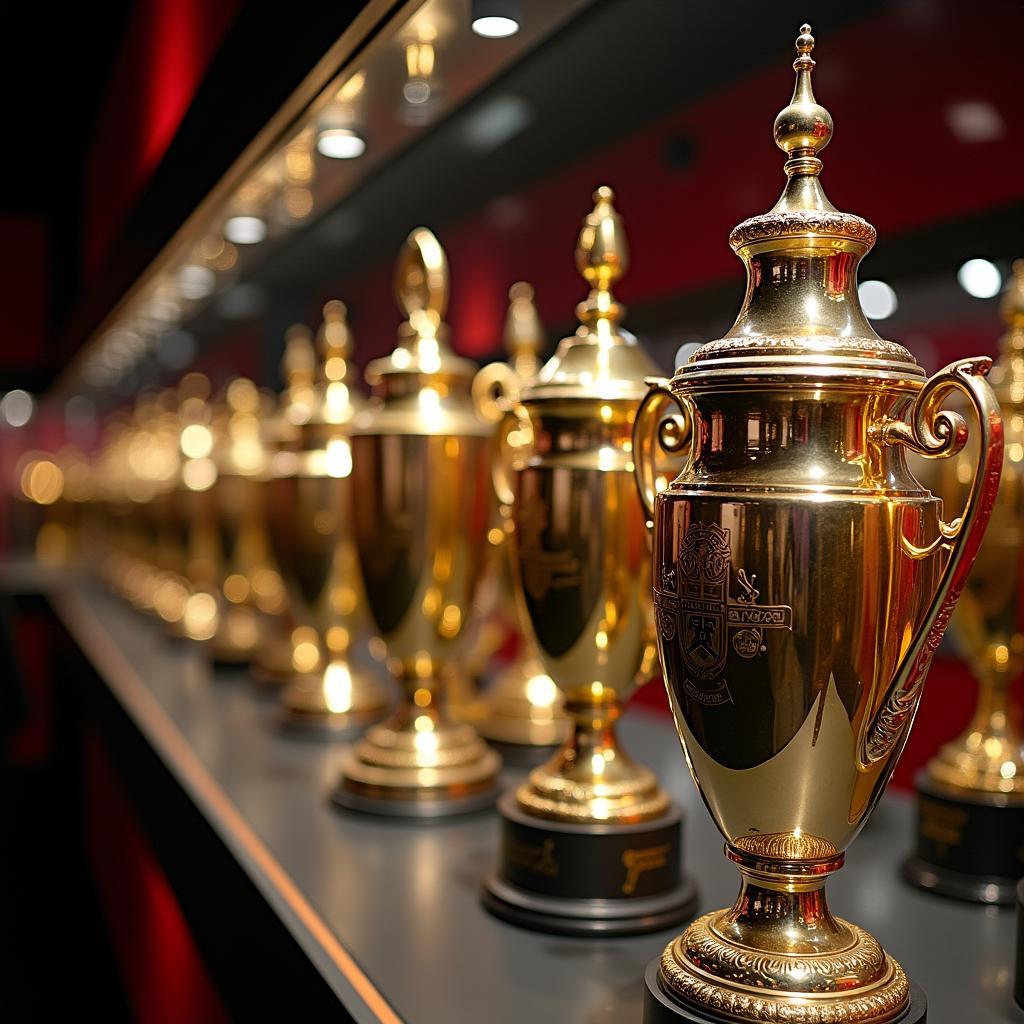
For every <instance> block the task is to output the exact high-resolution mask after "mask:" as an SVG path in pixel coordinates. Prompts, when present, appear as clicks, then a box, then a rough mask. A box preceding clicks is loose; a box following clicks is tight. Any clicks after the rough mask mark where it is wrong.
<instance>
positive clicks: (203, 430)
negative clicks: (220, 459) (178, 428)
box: [181, 423, 213, 459]
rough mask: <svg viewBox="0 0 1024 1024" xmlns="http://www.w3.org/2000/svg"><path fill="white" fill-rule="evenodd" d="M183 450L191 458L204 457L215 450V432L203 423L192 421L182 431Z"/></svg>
mask: <svg viewBox="0 0 1024 1024" xmlns="http://www.w3.org/2000/svg"><path fill="white" fill-rule="evenodd" d="M181 450H182V453H183V454H184V455H187V456H188V458H190V459H204V458H206V456H207V455H209V454H210V452H212V451H213V434H212V433H211V431H210V429H209V427H205V426H203V425H202V424H201V423H190V424H189V425H188V426H187V427H186V428H185V429H184V430H183V431H182V432H181Z"/></svg>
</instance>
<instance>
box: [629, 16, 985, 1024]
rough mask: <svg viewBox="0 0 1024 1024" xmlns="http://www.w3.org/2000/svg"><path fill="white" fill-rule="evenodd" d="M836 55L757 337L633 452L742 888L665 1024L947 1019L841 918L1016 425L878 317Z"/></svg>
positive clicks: (689, 373)
mask: <svg viewBox="0 0 1024 1024" xmlns="http://www.w3.org/2000/svg"><path fill="white" fill-rule="evenodd" d="M813 47H814V39H813V37H812V36H811V34H810V26H808V25H804V26H802V27H801V29H800V35H799V37H798V39H797V41H796V50H797V59H796V61H795V63H794V65H793V67H794V69H795V71H796V88H795V91H794V94H793V99H792V101H791V103H790V105H789V106H788V107H786V108H785V109H784V110H783V111H782V112H781V113H780V114H779V115H778V117H777V118H776V120H775V141H776V143H777V145H778V146H779V147H780V148H781V149H782V150H783V151H784V152H785V153H786V156H787V160H786V164H785V171H786V177H787V182H786V186H785V189H784V191H783V193H782V196H781V198H780V199H779V201H778V203H776V205H775V207H774V208H773V209H772V210H771V211H770V212H769V213H767V214H765V215H763V216H758V217H752V218H751V219H749V220H746V221H744V222H743V223H742V224H740V225H739V226H738V227H736V228H734V229H733V231H732V234H731V235H730V239H729V241H730V245H731V246H732V248H733V249H734V250H735V251H736V253H737V254H738V255H739V256H740V258H741V259H742V260H743V262H744V264H745V266H746V268H747V291H746V296H745V297H744V301H743V306H742V308H741V309H740V312H739V315H738V316H737V318H736V322H735V324H734V325H733V327H732V328H731V330H730V331H729V332H728V333H727V334H726V335H725V337H724V338H722V339H720V340H717V341H711V342H709V343H707V344H705V345H704V346H702V347H701V348H700V349H698V350H697V351H696V352H695V353H694V354H693V355H692V356H691V357H690V359H689V361H688V362H687V363H686V364H685V365H683V366H681V367H680V368H679V369H677V371H676V373H675V376H674V377H673V378H672V381H671V383H669V384H668V385H665V384H664V383H663V382H652V387H653V389H652V391H651V392H650V394H649V395H648V397H647V399H645V402H644V406H643V408H642V409H641V412H640V415H639V416H638V418H637V425H636V431H635V434H634V450H635V455H636V469H637V480H638V486H639V488H640V491H641V494H642V496H643V499H644V502H645V504H646V505H647V507H648V514H649V518H650V520H651V521H652V524H653V543H654V601H655V606H656V610H657V619H658V640H659V651H660V655H661V660H662V665H663V667H664V673H665V681H666V684H667V687H668V693H669V699H670V702H671V705H672V710H673V713H674V717H675V723H676V729H677V731H678V733H679V737H680V740H681V742H682V745H683V749H684V752H685V754H686V759H687V763H688V764H689V767H690V770H691V772H692V774H693V778H694V780H695V782H696V783H697V786H698V788H699V790H700V792H701V795H702V796H703V798H704V802H705V803H706V805H707V807H708V809H709V811H710V812H711V815H712V817H713V818H714V820H715V824H716V825H717V826H718V828H719V830H720V831H721V832H722V835H723V836H724V837H725V840H726V847H725V850H726V855H727V856H728V857H729V858H730V859H731V860H732V861H734V862H735V863H736V864H737V865H738V867H739V871H740V875H741V878H742V885H741V889H740V894H739V896H738V898H737V900H736V903H735V905H734V906H733V907H731V908H729V909H726V910H716V911H714V912H712V913H710V914H705V915H703V916H702V917H700V918H698V919H697V920H695V921H694V922H693V923H692V924H691V925H690V926H689V928H687V930H686V931H685V932H684V933H683V935H682V936H680V937H679V938H677V939H675V940H674V941H672V942H671V943H669V945H668V947H667V948H666V949H665V951H664V953H663V954H662V956H661V957H660V963H659V961H655V962H654V963H652V964H651V966H650V968H649V969H648V972H647V976H646V982H647V991H646V1007H645V1018H644V1019H645V1021H646V1022H647V1024H655V1022H658V1024H660V1022H662V1021H679V1020H690V1021H697V1020H700V1021H706V1020H711V1019H713V1020H723V1019H724V1020H731V1021H758V1022H764V1021H776V1022H782V1021H786V1022H794V1021H798V1022H800V1024H818V1022H820V1024H825V1022H828V1024H839V1022H846V1021H897V1020H898V1021H906V1022H917V1021H921V1020H923V1019H924V1015H925V1003H924V996H923V994H921V992H920V990H919V989H918V988H917V987H916V986H914V985H911V984H910V983H909V982H908V980H907V977H906V975H905V974H904V972H903V970H902V969H901V968H900V966H899V964H898V963H896V961H895V960H893V959H892V958H891V957H890V956H889V955H888V954H886V953H885V952H884V951H883V949H882V947H881V946H880V945H879V943H878V942H877V941H876V940H875V939H874V938H873V937H872V936H871V935H869V934H868V933H867V932H866V931H864V930H863V929H861V928H858V927H857V926H856V925H853V924H850V923H848V922H846V921H844V920H841V919H840V918H837V917H833V916H832V914H831V912H830V910H829V908H828V906H827V904H826V901H825V892H824V885H825V881H826V879H827V878H828V876H829V875H830V874H831V873H832V872H834V871H836V870H838V869H839V868H840V867H841V866H842V864H843V859H844V851H845V849H846V847H847V846H848V845H849V844H850V842H851V841H852V840H853V838H854V837H855V836H856V835H857V833H858V831H859V830H860V828H861V827H862V826H863V824H864V822H865V820H866V819H867V817H868V815H869V814H870V813H871V810H872V809H873V807H874V806H875V804H876V803H877V801H878V799H879V797H880V796H881V794H882V791H883V790H884V789H885V786H886V783H887V782H888V780H889V777H890V775H891V773H892V769H893V765H894V764H895V761H896V758H897V757H898V756H899V754H900V751H901V749H902V747H903V744H904V742H905V740H906V737H907V733H908V731H909V729H910V725H911V722H912V721H913V718H914V712H915V710H916V708H917V704H918V701H919V700H920V697H921V690H922V686H923V684H924V679H925V676H926V674H927V671H928V667H929V664H930V662H931V657H932V654H933V652H934V650H935V648H936V646H937V645H938V643H939V639H940V638H941V636H942V633H943V630H944V629H945V627H946V624H947V623H948V621H949V617H950V614H951V613H952V610H953V606H954V604H955V603H956V600H957V598H958V597H959V596H960V592H961V590H962V588H963V586H964V582H965V579H966V576H967V572H968V570H969V569H970V566H971V563H972V562H973V561H974V556H975V554H976V552H977V549H978V545H979V544H980V542H981V538H982V534H983V532H984V528H985V524H986V522H987V521H988V517H989V513H990V511H991V508H992V504H993V502H994V500H995V495H996V489H997V487H998V483H999V470H1000V465H1001V461H1002V425H1001V421H1000V417H999V408H998V405H997V403H996V400H995V397H994V396H993V394H992V390H991V388H990V387H989V386H988V384H987V382H986V381H985V379H984V375H985V374H986V373H987V372H988V369H989V367H990V366H991V360H989V359H964V360H960V361H958V362H956V363H954V364H952V365H950V366H948V367H946V368H945V369H943V370H941V371H940V372H939V373H937V374H935V376H933V377H932V378H931V379H929V380H926V379H925V374H924V372H923V371H922V369H921V368H920V366H919V365H918V364H917V362H916V361H915V360H914V358H913V356H912V355H911V354H910V352H908V351H907V350H906V349H905V348H903V347H902V346H901V345H898V344H896V343H895V342H892V341H884V340H882V339H881V338H879V337H878V336H877V335H876V334H875V332H874V331H873V329H872V328H871V326H870V324H869V323H868V322H867V320H866V319H865V317H864V315H863V313H862V312H861V309H860V305H859V302H858V298H857V283H856V269H857V264H858V262H859V261H860V259H861V257H863V256H864V255H865V253H867V252H868V250H869V249H870V248H871V246H872V244H873V243H874V241H875V230H874V228H872V227H871V226H870V225H869V224H867V223H866V222H865V221H863V220H861V219H860V218H859V217H855V216H852V215H850V214H846V213H840V212H838V211H837V210H836V209H835V208H834V207H833V206H832V205H831V203H829V202H828V200H827V199H826V198H825V195H824V192H823V191H822V189H821V185H820V182H819V179H818V175H819V173H820V171H821V168H822V164H821V160H820V159H819V156H818V154H819V152H820V151H821V150H822V149H823V148H824V147H825V146H826V145H827V144H828V142H829V139H830V138H831V135H832V119H831V117H830V116H829V114H828V112H827V111H826V110H825V109H824V108H823V107H821V106H819V105H818V104H817V102H816V101H815V99H814V95H813V92H812V89H811V70H812V68H813V67H814V61H813V60H812V59H811V51H812V49H813ZM952 394H960V395H962V396H964V398H966V400H967V401H968V403H970V405H971V407H973V411H974V413H975V414H976V416H977V438H978V451H980V453H981V454H980V458H979V459H978V460H977V463H976V466H975V468H974V469H973V470H972V483H971V486H970V488H969V490H968V493H967V496H966V502H965V505H964V510H963V513H962V514H961V515H960V516H959V517H958V518H957V519H954V520H953V521H952V522H950V523H946V522H943V521H942V519H941V518H940V513H941V510H942V508H941V502H940V501H939V500H938V499H936V498H934V497H933V496H932V495H931V494H930V493H929V492H927V491H925V490H924V489H922V487H921V486H920V484H919V483H918V482H917V480H915V479H914V477H913V476H912V475H911V473H910V472H909V470H908V468H907V461H906V453H907V451H914V452H917V453H919V454H921V455H924V456H926V457H931V458H942V457H948V456H951V455H954V454H955V453H956V452H957V451H959V450H960V449H961V448H962V446H963V444H964V443H965V441H966V438H967V433H968V431H967V426H966V423H965V421H964V419H963V418H962V417H961V416H959V415H957V414H956V413H953V412H950V411H947V410H943V409H941V405H942V403H943V402H944V401H945V400H946V398H948V397H949V396H950V395H952ZM673 402H676V403H678V407H679V408H681V409H682V415H681V416H680V415H679V414H678V413H676V414H675V415H667V414H668V412H669V410H670V409H673V408H675V406H673V405H671V404H670V403H673ZM687 424H690V430H689V431H687V429H686V425H687ZM687 432H688V433H689V435H690V437H691V438H692V441H691V446H690V449H689V455H688V457H687V458H686V460H685V464H684V467H683V469H682V471H681V472H680V474H679V476H678V477H677V478H676V479H675V480H674V481H673V482H672V483H671V484H670V485H669V486H668V488H667V490H664V491H662V492H661V493H659V494H657V495H656V496H655V493H654V492H655V491H656V490H657V488H656V486H655V472H656V471H655V469H654V466H653V463H652V456H653V454H654V451H655V448H656V443H657V442H658V441H660V442H661V447H663V448H667V449H669V450H671V449H673V448H678V447H679V439H680V438H681V436H682V435H683V434H685V433H687Z"/></svg>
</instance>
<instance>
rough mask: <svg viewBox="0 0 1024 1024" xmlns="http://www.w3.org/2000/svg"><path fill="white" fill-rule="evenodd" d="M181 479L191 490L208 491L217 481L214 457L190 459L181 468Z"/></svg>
mask: <svg viewBox="0 0 1024 1024" xmlns="http://www.w3.org/2000/svg"><path fill="white" fill-rule="evenodd" d="M181 479H182V481H183V482H184V484H185V486H186V487H187V488H188V489H189V490H190V491H208V490H209V489H210V488H211V487H212V486H213V485H214V484H215V483H216V482H217V467H216V465H215V464H214V461H213V459H190V460H189V461H188V462H186V463H185V465H184V466H182V468H181Z"/></svg>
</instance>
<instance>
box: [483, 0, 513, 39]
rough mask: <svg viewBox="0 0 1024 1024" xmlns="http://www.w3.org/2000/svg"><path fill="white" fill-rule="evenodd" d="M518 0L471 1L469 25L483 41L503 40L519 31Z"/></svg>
mask: <svg viewBox="0 0 1024 1024" xmlns="http://www.w3.org/2000/svg"><path fill="white" fill-rule="evenodd" d="M520 8H521V4H520V3H519V0H473V4H472V13H471V15H470V19H471V21H470V23H471V25H472V28H473V31H474V32H475V33H476V34H477V35H478V36H483V37H484V38H485V39H505V38H507V37H508V36H514V35H515V34H516V33H517V32H518V31H519V23H520V21H521V20H522V12H521V9H520Z"/></svg>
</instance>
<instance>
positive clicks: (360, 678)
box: [265, 300, 392, 733]
mask: <svg viewBox="0 0 1024 1024" xmlns="http://www.w3.org/2000/svg"><path fill="white" fill-rule="evenodd" d="M318 344H319V349H320V358H319V362H318V361H317V357H316V354H315V352H314V348H313V344H312V341H311V339H310V337H309V332H308V331H307V330H306V329H305V328H304V327H293V328H292V329H291V331H290V332H289V335H288V342H287V346H286V350H285V356H284V363H283V370H284V374H285V379H286V387H285V391H284V394H283V395H282V396H281V400H280V403H279V409H278V413H277V415H276V416H275V417H274V418H273V420H272V421H271V426H270V430H269V436H268V445H270V446H271V447H272V449H273V455H272V459H271V467H270V474H269V479H268V481H267V483H266V485H265V489H266V494H267V513H268V522H269V526H270V536H271V540H272V544H273V549H274V556H275V559H276V561H277V564H278V565H279V566H280V567H281V571H282V573H283V574H284V577H285V579H286V581H287V587H288V594H289V602H288V603H289V607H290V610H291V622H290V627H291V637H290V643H289V644H288V645H287V647H288V650H289V657H290V661H291V665H290V671H289V672H288V678H287V680H286V682H285V686H284V688H283V689H282V691H281V694H280V706H281V710H282V716H283V720H284V722H285V723H286V724H288V725H292V726H297V727H302V728H310V729H314V730H317V731H323V732H335V733H336V732H347V731H349V730H351V729H359V728H362V727H364V726H366V725H368V724H369V723H371V722H373V721H376V720H377V719H380V718H382V717H383V716H384V715H385V714H386V712H387V710H388V708H389V707H390V706H391V703H392V693H391V689H390V687H388V685H387V682H386V680H385V678H384V675H383V673H382V671H381V670H380V668H379V667H378V666H377V665H375V664H373V663H372V661H371V659H370V658H369V655H368V650H367V643H368V641H369V629H370V624H369V619H368V616H367V613H366V598H365V596H364V593H363V587H362V580H361V578H360V572H359V565H358V562H357V559H356V554H355V548H354V542H353V533H352V531H353V515H354V509H353V501H354V491H353V483H352V449H351V440H350V437H349V433H350V428H351V424H352V420H353V417H355V416H356V415H357V413H358V412H359V410H360V409H362V408H363V407H364V406H365V399H364V398H363V397H362V396H361V395H360V393H359V387H358V381H357V379H356V372H355V368H354V366H353V364H352V361H351V355H352V337H351V332H350V331H349V328H348V323H347V321H346V310H345V306H344V304H342V303H341V302H338V301H336V300H333V301H331V302H328V303H327V305H326V306H325V307H324V321H323V324H322V326H321V328H320V331H319V335H318ZM274 643H275V647H274V648H271V651H270V652H269V653H270V655H271V656H272V655H273V653H274V651H275V650H276V649H277V647H278V646H279V645H280V638H275V640H274Z"/></svg>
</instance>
